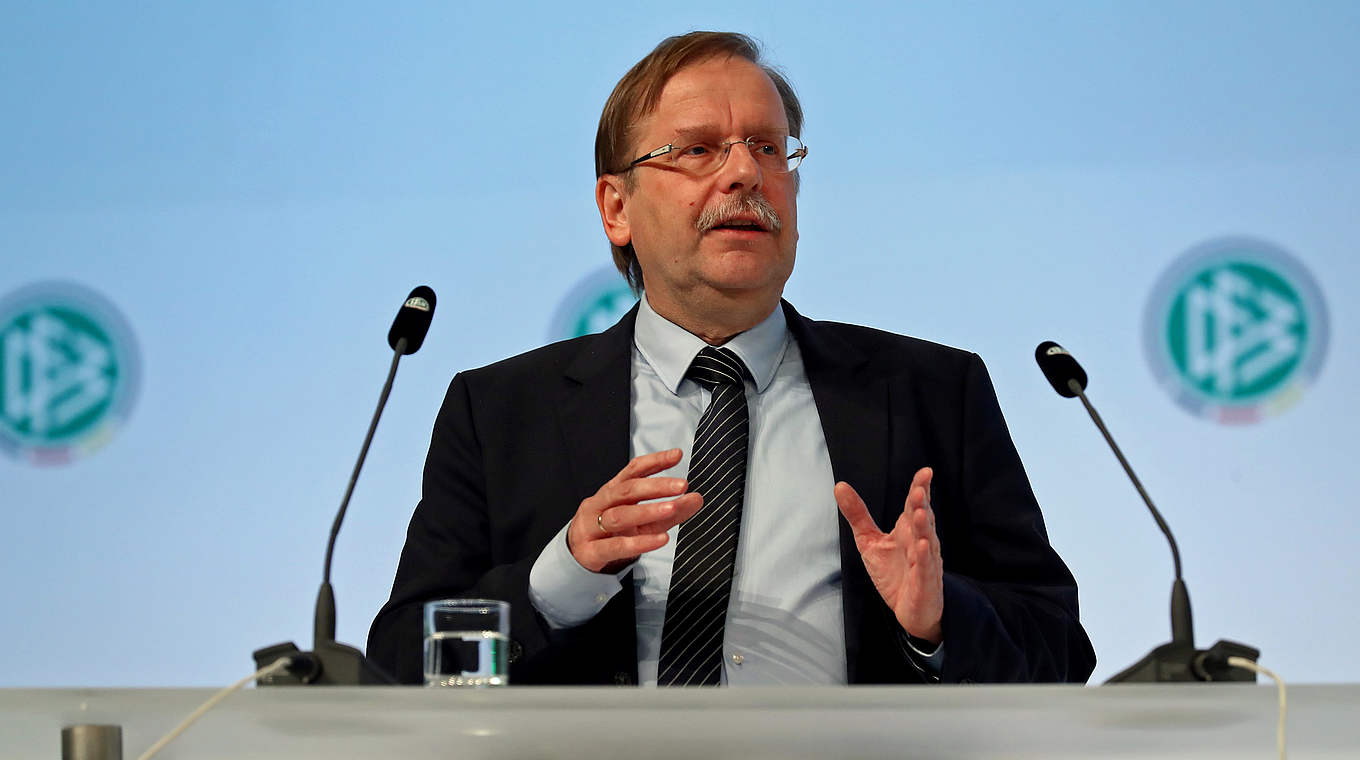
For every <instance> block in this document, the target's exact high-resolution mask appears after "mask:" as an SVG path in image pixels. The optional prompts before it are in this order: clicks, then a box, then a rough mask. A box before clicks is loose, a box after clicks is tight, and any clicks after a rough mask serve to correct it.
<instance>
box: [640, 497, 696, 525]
mask: <svg viewBox="0 0 1360 760" xmlns="http://www.w3.org/2000/svg"><path fill="white" fill-rule="evenodd" d="M666 503H668V504H673V505H674V506H675V509H674V511H672V512H671V514H670V515H668V516H666V517H665V518H662V519H661V520H658V521H656V522H652V523H647V524H644V525H638V526H637V528H636V532H637V533H665V532H666V531H668V530H670V529H671V528H673V527H675V526H677V525H679V524H680V523H682V522H684V521H686V520H688V519H689V518H691V517H693V516H694V515H696V514H698V512H699V510H700V509H701V508H702V507H703V506H704V497H703V496H702V495H700V494H698V493H693V492H691V493H687V494H685V495H684V496H681V497H680V498H678V499H675V500H674V501H670V502H666Z"/></svg>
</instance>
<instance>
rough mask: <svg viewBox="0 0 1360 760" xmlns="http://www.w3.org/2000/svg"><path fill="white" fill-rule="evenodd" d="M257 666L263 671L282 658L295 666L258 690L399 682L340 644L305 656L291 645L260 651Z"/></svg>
mask: <svg viewBox="0 0 1360 760" xmlns="http://www.w3.org/2000/svg"><path fill="white" fill-rule="evenodd" d="M251 656H252V657H254V658H255V666H256V667H258V668H263V667H265V666H266V665H270V664H272V663H273V662H275V661H276V660H278V659H279V658H281V657H292V658H293V664H292V665H290V666H288V667H287V668H286V669H284V670H282V671H279V672H276V673H274V674H273V675H271V676H269V677H267V678H261V679H259V680H258V681H256V684H255V685H256V686H394V685H396V684H397V679H395V678H393V677H392V676H390V675H388V673H387V671H385V670H383V669H382V668H380V667H378V666H377V665H375V664H373V663H372V662H369V661H368V659H367V658H365V657H364V654H363V652H360V651H359V650H358V649H355V648H354V647H352V646H349V645H348V644H341V643H340V642H338V641H323V642H320V643H318V644H317V646H316V649H315V650H314V651H311V652H303V651H301V650H299V649H298V648H297V645H296V644H294V643H293V642H291V641H287V642H284V643H282V644H274V645H273V646H268V647H265V648H263V649H257V650H255V652H254V653H253V654H252V655H251Z"/></svg>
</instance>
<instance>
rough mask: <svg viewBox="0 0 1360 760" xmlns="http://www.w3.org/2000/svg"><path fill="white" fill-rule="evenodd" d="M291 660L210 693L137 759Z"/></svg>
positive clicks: (146, 756)
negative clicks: (231, 696)
mask: <svg viewBox="0 0 1360 760" xmlns="http://www.w3.org/2000/svg"><path fill="white" fill-rule="evenodd" d="M292 662H293V659H292V658H291V657H280V658H279V659H277V660H275V661H274V662H273V663H271V664H269V665H266V666H264V667H263V668H260V669H259V670H257V671H255V672H254V673H251V674H250V675H248V676H246V677H245V678H242V679H241V680H239V681H237V682H236V683H234V684H232V685H231V686H228V687H227V688H225V689H223V690H221V691H219V692H217V693H216V694H214V695H212V698H210V699H209V700H208V701H207V702H204V703H203V704H202V705H200V706H199V708H198V709H197V710H194V711H193V712H191V713H189V717H187V718H185V719H184V720H183V721H181V722H180V724H179V725H178V726H175V727H174V728H173V729H171V730H170V733H168V734H166V735H165V736H162V737H161V738H160V741H158V742H156V743H155V744H153V745H151V749H148V750H147V751H146V752H143V753H142V756H141V757H139V758H137V760H148V759H149V758H150V757H151V756H152V755H154V754H156V753H157V752H160V751H161V750H163V749H165V745H167V744H169V743H170V742H172V741H174V740H175V737H177V736H179V735H180V734H182V733H184V729H186V728H188V727H189V726H191V725H193V722H194V721H196V720H198V719H199V718H202V717H203V714H204V713H206V712H207V711H209V710H211V709H213V707H215V706H216V705H217V703H218V702H221V701H222V700H224V699H226V698H227V697H228V696H229V695H230V694H231V693H232V692H233V691H236V690H237V689H239V688H241V687H242V686H245V685H246V684H248V683H250V682H251V681H252V680H254V679H257V678H264V677H265V676H269V675H273V674H274V672H275V671H279V670H283V669H284V668H286V667H288V666H289V665H290V664H291V663H292Z"/></svg>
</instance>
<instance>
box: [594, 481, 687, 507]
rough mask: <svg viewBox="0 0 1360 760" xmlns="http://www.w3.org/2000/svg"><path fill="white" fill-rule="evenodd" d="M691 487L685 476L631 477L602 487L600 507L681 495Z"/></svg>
mask: <svg viewBox="0 0 1360 760" xmlns="http://www.w3.org/2000/svg"><path fill="white" fill-rule="evenodd" d="M688 487H689V483H688V481H686V480H685V479H684V478H659V477H650V478H629V479H628V480H623V481H619V482H611V483H608V484H606V485H605V487H604V488H601V489H600V493H599V496H600V500H601V504H600V508H601V510H602V511H603V510H604V509H608V508H609V507H614V506H618V505H620V504H637V503H638V502H641V501H648V500H650V499H664V498H666V497H668V496H679V495H680V494H682V493H684V492H685V489H686V488H688Z"/></svg>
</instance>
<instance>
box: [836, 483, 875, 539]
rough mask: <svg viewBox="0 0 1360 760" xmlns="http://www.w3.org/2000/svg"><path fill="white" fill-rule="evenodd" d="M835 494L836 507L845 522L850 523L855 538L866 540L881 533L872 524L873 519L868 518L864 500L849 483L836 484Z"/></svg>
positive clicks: (867, 509)
mask: <svg viewBox="0 0 1360 760" xmlns="http://www.w3.org/2000/svg"><path fill="white" fill-rule="evenodd" d="M835 494H836V506H838V507H840V510H841V515H842V516H843V517H845V521H846V522H848V523H850V530H851V531H853V532H854V534H855V538H857V539H858V538H860V537H866V538H868V537H872V536H877V535H880V534H881V533H882V531H880V530H879V529H878V525H877V524H875V523H874V518H872V517H870V516H869V508H868V507H866V506H865V505H864V500H863V499H861V498H860V497H859V494H858V493H856V492H855V489H854V488H853V487H851V485H850V484H849V483H846V482H844V481H841V482H840V483H837V484H836V490H835Z"/></svg>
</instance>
